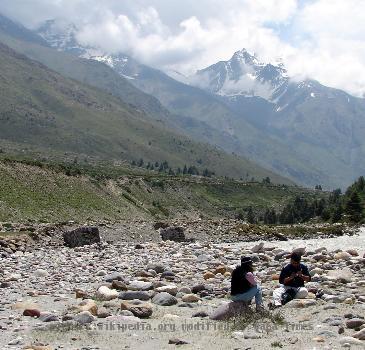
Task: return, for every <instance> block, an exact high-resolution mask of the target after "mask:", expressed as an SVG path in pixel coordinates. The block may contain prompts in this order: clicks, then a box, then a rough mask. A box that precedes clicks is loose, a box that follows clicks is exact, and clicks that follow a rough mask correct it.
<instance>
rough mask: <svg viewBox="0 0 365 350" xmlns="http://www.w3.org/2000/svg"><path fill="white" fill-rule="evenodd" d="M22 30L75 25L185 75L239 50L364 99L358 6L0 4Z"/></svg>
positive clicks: (288, 0)
mask: <svg viewBox="0 0 365 350" xmlns="http://www.w3.org/2000/svg"><path fill="white" fill-rule="evenodd" d="M0 11H2V12H4V13H5V14H6V15H9V16H11V17H12V18H16V19H18V20H19V21H21V22H22V23H24V24H25V25H27V26H30V27H34V26H37V25H38V24H39V23H40V22H41V21H44V20H45V19H49V18H54V17H56V18H58V19H63V20H65V19H67V20H70V21H73V22H76V23H77V25H78V27H79V28H80V31H79V33H78V38H79V40H80V41H81V42H83V43H85V44H89V45H97V46H100V47H101V48H103V49H104V50H107V51H110V52H115V51H124V52H125V53H128V54H130V55H132V56H134V57H135V58H137V59H138V60H140V61H142V62H144V63H147V64H150V65H153V66H155V67H158V68H161V69H166V70H178V71H181V72H183V73H185V74H189V73H191V72H192V71H194V70H196V69H200V68H204V67H205V66H207V65H210V64H213V63H215V62H217V61H219V60H226V59H229V58H230V57H231V56H232V54H233V52H235V51H237V50H240V49H242V48H244V47H245V48H247V49H248V50H249V51H253V52H256V53H257V54H258V56H259V57H260V58H263V59H264V60H267V61H269V60H273V59H274V58H276V57H278V56H281V57H283V60H284V62H285V64H286V65H287V67H288V70H289V73H291V74H294V75H296V76H300V77H306V78H307V77H308V78H313V79H317V80H319V81H320V82H322V83H324V84H326V85H329V86H333V87H338V88H342V89H345V90H347V91H349V92H351V93H353V94H357V95H361V94H363V93H364V92H365V75H364V74H361V73H362V72H363V71H364V70H365V21H363V18H362V17H363V16H362V14H363V13H365V1H364V0H346V1H343V0H341V1H340V0H226V1H221V0H199V1H196V0H185V1H179V0H168V1H166V0H123V1H119V0H104V1H102V2H101V1H99V0H1V2H0Z"/></svg>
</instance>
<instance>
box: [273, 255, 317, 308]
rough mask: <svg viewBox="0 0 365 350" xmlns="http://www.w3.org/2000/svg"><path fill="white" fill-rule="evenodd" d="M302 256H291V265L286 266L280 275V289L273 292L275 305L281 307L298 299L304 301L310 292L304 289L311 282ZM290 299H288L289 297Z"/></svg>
mask: <svg viewBox="0 0 365 350" xmlns="http://www.w3.org/2000/svg"><path fill="white" fill-rule="evenodd" d="M300 261H301V255H300V254H298V253H292V254H291V256H290V264H288V265H287V266H285V267H284V268H283V269H282V270H281V273H280V277H279V283H280V287H279V288H276V289H275V290H274V292H273V305H274V306H281V305H282V302H283V295H285V298H284V301H287V300H290V299H293V298H297V299H304V298H306V297H307V295H308V290H307V289H306V288H305V287H304V283H305V282H309V281H310V280H311V276H310V274H309V271H308V267H307V266H305V265H304V264H302V263H301V262H300ZM286 294H288V295H289V297H287V295H286Z"/></svg>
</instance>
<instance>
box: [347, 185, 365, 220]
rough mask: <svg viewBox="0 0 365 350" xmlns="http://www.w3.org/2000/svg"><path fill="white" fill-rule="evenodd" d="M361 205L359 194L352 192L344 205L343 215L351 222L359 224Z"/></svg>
mask: <svg viewBox="0 0 365 350" xmlns="http://www.w3.org/2000/svg"><path fill="white" fill-rule="evenodd" d="M362 210H363V208H362V205H361V199H360V196H359V194H358V193H357V192H356V191H353V192H352V194H351V195H350V197H349V198H348V199H347V201H346V204H345V213H346V214H347V215H348V217H349V220H350V221H351V222H360V220H361V219H362Z"/></svg>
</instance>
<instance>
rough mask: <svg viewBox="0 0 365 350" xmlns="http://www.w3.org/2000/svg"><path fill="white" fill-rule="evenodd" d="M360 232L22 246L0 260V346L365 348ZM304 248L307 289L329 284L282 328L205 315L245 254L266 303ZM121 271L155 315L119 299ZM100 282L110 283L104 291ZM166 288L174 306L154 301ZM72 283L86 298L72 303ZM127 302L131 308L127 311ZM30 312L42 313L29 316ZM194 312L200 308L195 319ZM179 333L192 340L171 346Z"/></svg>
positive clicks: (40, 349) (294, 309)
mask: <svg viewBox="0 0 365 350" xmlns="http://www.w3.org/2000/svg"><path fill="white" fill-rule="evenodd" d="M364 234H365V230H364V228H362V229H361V232H360V234H359V235H353V236H346V237H345V236H344V237H339V238H335V239H321V240H306V241H287V242H264V246H263V247H261V248H260V249H259V246H258V245H257V243H258V242H256V243H254V242H249V243H237V244H214V243H211V242H204V241H201V242H195V243H176V242H154V241H152V242H145V241H144V242H142V243H141V244H140V246H135V243H128V242H124V241H119V242H118V241H117V240H114V241H113V242H114V243H113V244H108V243H103V244H101V245H92V246H84V247H80V248H76V249H69V248H65V247H57V246H54V247H53V246H51V247H39V248H38V249H35V250H34V251H31V252H25V253H22V252H18V253H15V254H12V255H10V256H9V257H6V258H3V259H1V260H0V283H1V288H0V329H1V338H0V349H4V350H5V349H9V350H10V349H12V350H18V349H26V348H28V349H37V350H46V349H70V350H76V349H79V350H80V349H83V350H87V349H88V350H92V349H100V350H109V349H110V350H114V349H151V348H152V349H173V348H175V347H181V348H183V349H205V348H207V347H210V348H211V349H273V348H283V349H293V348H298V349H342V348H351V349H357V348H358V349H363V348H364V347H365V340H359V339H357V338H354V336H355V335H356V333H357V332H359V331H360V332H362V333H361V334H363V336H364V338H365V330H364V329H365V272H364V266H365V260H364V258H363V254H364ZM303 246H305V247H306V248H307V253H306V255H305V256H304V258H303V259H304V262H305V263H306V264H308V266H309V268H310V270H311V274H312V275H313V282H311V283H310V284H309V285H308V287H310V290H311V291H313V292H315V291H316V290H318V289H323V291H324V293H325V294H324V296H323V297H322V298H321V299H316V298H315V296H314V294H310V295H309V296H308V298H307V299H305V300H297V301H293V302H290V303H288V304H287V305H286V306H284V307H282V308H281V309H280V310H279V311H278V312H280V313H281V314H282V316H283V317H284V320H285V322H286V323H285V324H272V323H270V322H268V321H267V320H265V319H259V320H258V322H257V323H256V324H255V326H253V325H251V326H249V327H247V328H243V327H241V328H240V329H237V328H235V329H232V328H229V329H224V328H225V327H227V323H226V322H222V321H210V320H209V318H208V317H206V315H209V314H211V312H212V311H213V310H216V308H217V307H218V306H220V305H221V304H222V303H225V302H228V301H229V295H228V294H227V291H228V290H229V285H230V271H232V269H233V268H234V266H235V265H236V264H237V263H238V262H239V259H240V256H241V255H251V256H252V257H253V259H254V260H255V266H256V271H257V275H258V276H259V278H260V279H261V281H262V287H263V292H264V300H265V304H267V302H268V301H269V300H270V296H271V294H272V291H273V289H274V288H275V287H276V286H277V281H276V279H275V277H273V276H275V274H277V273H278V272H279V271H280V269H281V267H282V266H283V265H284V264H286V263H287V260H286V259H285V252H287V251H291V250H292V248H299V247H303ZM319 248H321V249H319ZM347 250H348V251H349V252H346V251H347ZM115 273H118V277H116V275H114V277H113V278H112V279H116V278H117V279H119V280H120V281H119V285H118V288H119V289H120V288H122V289H126V290H128V291H133V290H136V289H138V290H141V289H145V288H146V289H148V291H143V293H142V294H143V296H146V293H147V299H148V300H147V301H143V302H142V303H143V304H145V309H144V311H149V312H151V311H152V314H151V315H149V316H148V317H147V318H144V319H138V318H136V317H135V316H133V312H132V311H131V310H133V307H131V304H128V302H125V300H122V299H118V296H119V297H121V295H119V292H118V293H117V292H116V289H115V288H116V287H117V285H116V284H114V283H115V281H114V282H113V284H112V283H111V282H109V280H110V278H111V277H110V274H115ZM333 274H334V275H333ZM121 285H122V286H121ZM198 285H203V289H202V290H201V291H200V292H199V291H197V290H194V288H195V289H196V287H197V286H198ZM101 286H104V287H107V288H106V291H105V290H104V292H103V293H101V292H100V289H99V288H100V287H101ZM146 286H147V287H146ZM161 287H162V288H167V290H168V291H169V292H168V293H169V294H168V295H167V296H166V295H164V296H163V297H164V298H166V297H167V299H169V298H173V300H174V301H173V305H171V306H161V305H158V304H156V302H155V301H154V300H155V299H154V296H156V294H159V293H161V289H159V288H161ZM76 289H78V290H79V291H78V296H79V297H81V298H78V299H76V294H75V290H76ZM98 290H99V294H97V293H96V292H97V291H98ZM100 293H101V294H100ZM121 293H123V292H121ZM100 295H102V297H101V296H100ZM173 295H174V296H173ZM82 298H84V299H86V300H89V299H90V300H89V301H87V303H91V304H92V303H94V301H92V299H94V300H95V304H96V308H97V310H96V309H92V308H89V309H88V310H89V311H90V312H91V313H90V314H86V315H85V313H80V312H81V311H82V310H83V309H82V308H83V306H80V303H81V302H82ZM103 298H111V300H110V301H106V300H104V301H103V300H101V299H103ZM151 298H152V300H151ZM122 303H124V305H127V307H128V311H123V312H121V310H120V307H121V304H122ZM91 304H90V305H91ZM87 305H89V304H87ZM90 305H89V306H90ZM24 310H28V312H29V310H33V312H35V311H34V310H36V311H37V312H39V314H34V315H35V316H36V317H34V318H32V317H28V316H25V315H23V313H24ZM197 312H202V313H203V314H200V317H193V315H194V314H195V313H197ZM103 313H104V315H103ZM39 315H40V317H39V318H38V316H39ZM246 316H247V315H245V316H244V317H243V319H245V318H246ZM85 317H86V318H85ZM105 317H107V318H105ZM45 321H49V322H45ZM356 322H357V323H356ZM81 323H86V325H81ZM113 324H114V326H112V325H113ZM353 324H355V325H356V327H355V328H353ZM128 325H129V326H128ZM143 325H144V326H143ZM208 325H209V329H207V328H208ZM113 327H114V328H113ZM128 327H129V328H128ZM143 327H144V328H145V329H142V328H143ZM189 327H192V329H191V328H189ZM203 327H204V329H203ZM218 327H220V328H223V329H218ZM112 328H113V329H112ZM358 337H359V336H358ZM361 337H362V336H361ZM176 338H178V341H180V342H186V343H187V344H184V345H174V344H169V342H176V341H177V340H176ZM40 344H43V345H40Z"/></svg>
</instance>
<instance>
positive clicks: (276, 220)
mask: <svg viewBox="0 0 365 350" xmlns="http://www.w3.org/2000/svg"><path fill="white" fill-rule="evenodd" d="M316 190H322V188H319V187H316ZM314 218H317V219H320V220H322V221H325V222H342V221H345V222H350V223H364V222H365V178H364V177H363V176H361V177H360V178H359V179H358V180H357V181H356V182H355V183H354V184H353V185H351V186H350V187H349V188H348V189H347V190H346V192H345V193H344V194H342V192H341V190H340V189H337V190H334V191H333V192H331V194H330V195H329V196H328V198H327V199H324V198H322V199H308V198H305V197H300V196H297V197H296V198H294V200H292V201H291V202H290V203H288V204H287V205H286V206H285V207H284V208H283V209H282V210H281V211H279V212H277V211H276V210H274V209H266V211H265V212H264V213H263V214H262V213H255V212H254V210H253V209H252V208H248V210H247V211H246V220H247V221H248V222H249V223H258V222H262V223H264V224H270V225H272V224H297V223H304V222H308V221H310V220H312V219H314Z"/></svg>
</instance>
